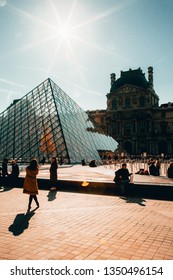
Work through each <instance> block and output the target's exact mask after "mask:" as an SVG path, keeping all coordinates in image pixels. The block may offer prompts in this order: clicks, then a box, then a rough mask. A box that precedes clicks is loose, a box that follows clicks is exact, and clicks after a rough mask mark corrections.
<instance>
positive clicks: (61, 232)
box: [0, 188, 173, 260]
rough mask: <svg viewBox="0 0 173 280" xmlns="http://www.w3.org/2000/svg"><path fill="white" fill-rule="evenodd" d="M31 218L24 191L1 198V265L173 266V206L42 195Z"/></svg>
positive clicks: (135, 200)
mask: <svg viewBox="0 0 173 280" xmlns="http://www.w3.org/2000/svg"><path fill="white" fill-rule="evenodd" d="M39 202H40V208H39V209H36V210H35V211H34V207H35V205H34V202H33V208H32V209H31V210H32V211H31V212H30V213H26V210H27V204H28V195H26V194H23V193H22V189H21V188H12V189H10V188H6V189H5V191H1V192H0V205H1V212H0V225H1V227H0V259H1V260H21V259H23V260H48V259H49V260H64V259H65V260H112V259H114V260H124V259H126V260H133V259H137V260H141V259H147V260H173V203H172V201H163V200H152V199H144V198H142V197H125V196H122V197H121V196H113V195H112V196H105V195H92V194H83V193H73V192H70V193H69V192H62V191H61V192H59V191H57V192H56V191H52V192H49V191H46V190H40V191H39Z"/></svg>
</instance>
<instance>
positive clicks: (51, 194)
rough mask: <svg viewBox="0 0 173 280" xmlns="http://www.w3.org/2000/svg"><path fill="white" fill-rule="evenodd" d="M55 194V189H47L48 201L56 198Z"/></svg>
mask: <svg viewBox="0 0 173 280" xmlns="http://www.w3.org/2000/svg"><path fill="white" fill-rule="evenodd" d="M56 194H57V190H54V191H49V193H48V195H47V197H48V201H53V200H54V199H56Z"/></svg>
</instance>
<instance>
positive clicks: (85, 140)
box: [0, 79, 117, 163]
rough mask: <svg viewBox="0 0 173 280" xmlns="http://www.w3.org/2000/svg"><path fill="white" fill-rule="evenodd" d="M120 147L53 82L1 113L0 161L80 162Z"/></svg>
mask: <svg viewBox="0 0 173 280" xmlns="http://www.w3.org/2000/svg"><path fill="white" fill-rule="evenodd" d="M116 148H117V142H116V141H115V140H114V139H113V138H112V137H110V136H108V135H106V134H105V133H104V132H103V130H102V129H101V128H100V127H99V126H98V125H96V124H95V123H94V122H93V121H92V120H91V119H89V117H88V115H87V113H86V112H85V111H84V110H82V109H81V108H80V107H79V106H78V105H77V104H76V103H75V102H74V101H73V100H72V99H71V98H70V97H69V96H68V95H67V94H66V93H65V92H64V91H63V90H62V89H60V88H59V87H58V86H57V85H56V84H55V83H54V82H53V81H52V80H51V79H47V80H46V81H44V82H43V83H41V84H40V85H39V86H37V87H36V88H34V89H33V90H32V91H30V92H29V93H28V94H26V95H25V96H24V97H23V98H21V99H19V100H17V101H16V102H13V104H12V105H10V107H8V108H7V109H6V110H5V111H4V112H2V113H1V114H0V160H2V159H3V158H4V157H7V158H8V159H10V158H16V159H20V160H21V161H24V162H28V161H30V160H31V159H32V158H33V157H36V158H37V159H38V160H39V161H40V160H41V159H42V158H43V156H45V157H46V159H47V160H49V159H50V158H51V157H52V156H57V157H62V158H63V159H65V160H66V162H68V163H78V162H81V160H82V159H85V160H86V161H89V160H92V159H95V160H100V155H99V152H100V151H112V152H113V151H114V150H115V149H116Z"/></svg>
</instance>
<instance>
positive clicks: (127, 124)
mask: <svg viewBox="0 0 173 280" xmlns="http://www.w3.org/2000/svg"><path fill="white" fill-rule="evenodd" d="M130 134H131V123H130V122H125V124H124V135H130Z"/></svg>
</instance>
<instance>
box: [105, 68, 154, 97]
mask: <svg viewBox="0 0 173 280" xmlns="http://www.w3.org/2000/svg"><path fill="white" fill-rule="evenodd" d="M127 84H128V85H132V86H136V87H141V88H144V89H147V88H148V87H149V82H148V81H147V80H146V78H145V74H144V73H142V70H141V69H140V68H138V69H135V70H131V69H129V71H121V77H120V78H119V79H117V80H115V81H114V82H113V84H112V86H111V89H110V93H112V92H114V91H116V90H117V89H119V88H120V87H122V86H124V85H127Z"/></svg>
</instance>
